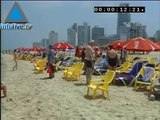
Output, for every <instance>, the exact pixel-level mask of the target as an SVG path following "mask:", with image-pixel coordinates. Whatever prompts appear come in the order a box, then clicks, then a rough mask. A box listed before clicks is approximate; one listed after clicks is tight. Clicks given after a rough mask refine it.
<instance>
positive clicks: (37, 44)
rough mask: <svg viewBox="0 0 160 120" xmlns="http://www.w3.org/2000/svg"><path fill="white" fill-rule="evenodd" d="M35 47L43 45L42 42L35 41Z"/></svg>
mask: <svg viewBox="0 0 160 120" xmlns="http://www.w3.org/2000/svg"><path fill="white" fill-rule="evenodd" d="M33 47H42V44H41V42H33Z"/></svg>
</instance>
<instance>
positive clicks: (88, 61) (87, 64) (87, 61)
mask: <svg viewBox="0 0 160 120" xmlns="http://www.w3.org/2000/svg"><path fill="white" fill-rule="evenodd" d="M84 63H85V66H86V67H89V68H93V62H92V61H90V60H86V59H85V61H84Z"/></svg>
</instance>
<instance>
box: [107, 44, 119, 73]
mask: <svg viewBox="0 0 160 120" xmlns="http://www.w3.org/2000/svg"><path fill="white" fill-rule="evenodd" d="M106 56H107V61H108V68H109V70H116V67H117V65H118V54H117V52H116V51H115V50H113V47H112V45H110V46H109V51H108V52H107V55H106Z"/></svg>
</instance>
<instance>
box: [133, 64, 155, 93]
mask: <svg viewBox="0 0 160 120" xmlns="http://www.w3.org/2000/svg"><path fill="white" fill-rule="evenodd" d="M145 69H151V70H150V71H151V72H150V73H149V72H147V70H146V72H145ZM145 75H147V76H146V77H144V76H145ZM148 75H149V76H148ZM144 78H146V79H147V81H146V80H144ZM155 80H156V74H155V70H154V68H152V67H142V68H141V70H140V71H139V72H138V74H137V76H136V78H135V85H134V88H135V90H137V89H140V88H142V86H143V87H145V88H146V87H147V86H149V87H150V89H151V86H153V84H154V81H155Z"/></svg>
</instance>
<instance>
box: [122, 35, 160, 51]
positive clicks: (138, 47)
mask: <svg viewBox="0 0 160 120" xmlns="http://www.w3.org/2000/svg"><path fill="white" fill-rule="evenodd" d="M123 48H124V49H125V50H128V51H143V52H144V51H145V52H151V51H159V50H160V46H158V45H157V44H156V43H154V42H152V41H151V40H149V39H145V38H142V37H138V38H133V39H130V40H127V41H126V42H125V44H124V45H123Z"/></svg>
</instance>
